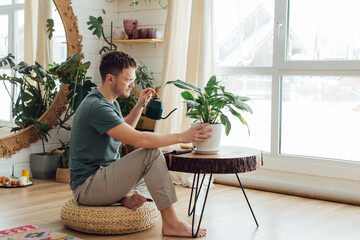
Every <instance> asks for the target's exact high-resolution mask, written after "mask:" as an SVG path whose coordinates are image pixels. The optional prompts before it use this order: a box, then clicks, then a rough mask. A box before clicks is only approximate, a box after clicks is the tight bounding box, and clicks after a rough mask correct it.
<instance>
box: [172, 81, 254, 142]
mask: <svg viewBox="0 0 360 240" xmlns="http://www.w3.org/2000/svg"><path fill="white" fill-rule="evenodd" d="M166 84H174V85H175V86H176V87H178V88H180V89H185V91H183V92H182V93H181V96H182V97H183V99H185V102H186V108H187V112H186V116H187V117H189V118H192V119H194V122H196V123H210V124H220V123H221V124H222V125H224V126H225V133H226V135H229V133H230V131H231V123H230V121H229V119H228V117H227V116H226V115H225V113H226V112H230V113H231V114H232V115H234V116H235V117H237V118H238V119H239V120H240V122H241V123H242V124H244V125H245V126H246V127H247V129H248V134H249V135H250V129H249V126H248V124H247V122H246V121H245V119H244V118H243V117H242V115H241V112H249V113H253V112H252V109H251V108H250V106H249V105H248V104H246V102H247V101H249V100H250V98H248V97H242V96H238V95H235V94H233V93H230V92H226V91H225V87H224V86H221V85H219V81H217V80H216V76H212V77H211V78H210V79H209V81H208V82H207V84H206V86H205V88H204V90H203V91H201V89H200V88H198V87H196V86H194V85H193V84H190V83H186V82H184V81H182V80H176V81H168V82H167V83H166ZM188 90H190V91H193V92H195V94H196V95H197V96H195V97H194V96H193V94H192V93H191V92H190V91H188ZM219 143H220V140H219Z"/></svg>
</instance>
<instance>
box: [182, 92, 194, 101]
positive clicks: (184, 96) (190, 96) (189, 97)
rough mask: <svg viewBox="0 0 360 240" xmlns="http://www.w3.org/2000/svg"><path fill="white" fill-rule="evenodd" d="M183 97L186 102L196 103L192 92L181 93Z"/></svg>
mask: <svg viewBox="0 0 360 240" xmlns="http://www.w3.org/2000/svg"><path fill="white" fill-rule="evenodd" d="M181 96H182V97H183V98H184V99H185V100H191V101H194V100H195V99H194V97H193V95H192V94H191V93H190V92H188V91H183V92H182V93H181Z"/></svg>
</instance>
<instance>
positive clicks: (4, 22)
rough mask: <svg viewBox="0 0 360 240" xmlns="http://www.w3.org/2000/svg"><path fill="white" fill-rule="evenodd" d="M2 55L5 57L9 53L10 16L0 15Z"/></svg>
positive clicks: (0, 52) (0, 51)
mask: <svg viewBox="0 0 360 240" xmlns="http://www.w3.org/2000/svg"><path fill="white" fill-rule="evenodd" d="M0 22H1V28H0V57H5V56H6V55H7V54H8V53H9V37H8V36H9V34H8V31H9V28H8V26H9V16H8V15H0Z"/></svg>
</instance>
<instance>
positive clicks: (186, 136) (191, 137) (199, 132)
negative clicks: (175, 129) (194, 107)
mask: <svg viewBox="0 0 360 240" xmlns="http://www.w3.org/2000/svg"><path fill="white" fill-rule="evenodd" d="M207 126H209V123H203V124H200V125H197V126H195V127H193V128H190V129H189V130H187V131H185V132H183V133H182V135H183V140H182V142H183V143H192V142H206V141H207V139H208V138H210V137H211V135H209V134H205V133H208V132H211V131H212V129H210V128H208V129H205V127H207Z"/></svg>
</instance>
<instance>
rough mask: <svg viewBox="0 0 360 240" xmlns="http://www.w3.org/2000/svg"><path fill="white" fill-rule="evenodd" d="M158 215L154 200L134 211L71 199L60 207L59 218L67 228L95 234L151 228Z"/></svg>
mask: <svg viewBox="0 0 360 240" xmlns="http://www.w3.org/2000/svg"><path fill="white" fill-rule="evenodd" d="M159 215H160V212H159V210H158V209H157V208H156V205H155V203H154V202H145V203H144V205H142V206H141V207H140V208H138V209H137V210H136V211H132V210H130V209H128V208H126V207H123V206H119V205H117V206H116V205H112V206H99V207H95V206H83V205H79V204H77V202H76V201H75V200H74V199H72V200H69V201H67V202H66V203H65V205H64V206H63V207H62V209H61V220H62V222H63V223H64V224H65V225H66V226H67V227H69V228H72V229H75V230H77V231H80V232H86V233H95V234H126V233H134V232H139V231H143V230H146V229H149V228H151V227H152V226H153V225H154V224H155V222H156V221H157V220H158V218H159Z"/></svg>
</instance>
